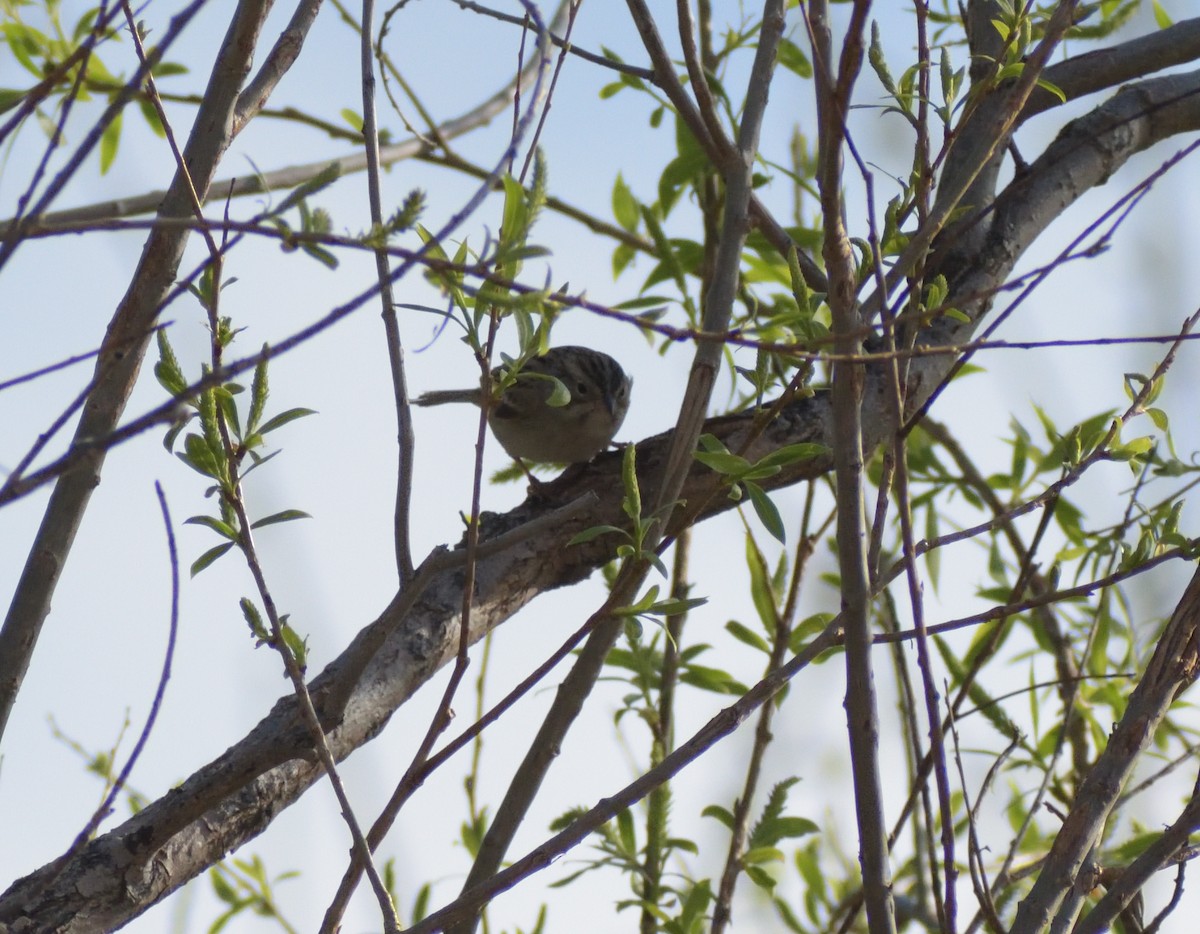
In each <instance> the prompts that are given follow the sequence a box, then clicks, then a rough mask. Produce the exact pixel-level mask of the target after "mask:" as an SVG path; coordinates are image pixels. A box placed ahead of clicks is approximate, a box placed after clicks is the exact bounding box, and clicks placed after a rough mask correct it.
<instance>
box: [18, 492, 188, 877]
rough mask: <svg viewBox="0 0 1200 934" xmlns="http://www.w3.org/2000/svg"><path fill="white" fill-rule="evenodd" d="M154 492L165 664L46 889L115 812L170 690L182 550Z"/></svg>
mask: <svg viewBox="0 0 1200 934" xmlns="http://www.w3.org/2000/svg"><path fill="white" fill-rule="evenodd" d="M154 494H155V496H156V497H157V498H158V509H159V512H160V513H161V515H162V520H163V528H164V530H165V531H166V535H167V558H168V560H169V561H170V565H171V612H170V617H169V620H168V623H167V647H166V651H165V652H164V654H163V663H162V668H161V669H160V670H159V675H158V684H157V685H156V686H155V688H154V699H153V700H152V701H151V702H150V712H149V713H148V714H146V722H145V724H143V726H142V732H141V733H140V734H139V735H138V738H137V742H135V743H134V744H133V750H132V751H131V752H130V753H129V758H128V760H126V762H125V765H124V766H122V768H121V771H120V772H118V773H117V777H116V779H115V780H114V781H113V783H112V787H111V788H110V789H109V791H108V794H107V795H105V797H104V800H103V801H102V802H101V803H100V806H99V807H97V808H96V810H95V811H94V812H93V813H92V816H91V818H90V819H89V820H88V822H87V824H86V825H85V826H84V828H83V829H82V830H81V831H79V833H78V834H77V835H76V837H75V840H74V841H73V842H72V843H71V846H70V847H69V848H68V849H67V851H66V852H65V853H63V854H62V856H60V857H59V858H58V859H56V860H55V861H54V863H53V864H52V865H53V867H54V869H53V871H52V872H51V873H50V874H49V875H47V877H46V878H45V880H44V881H42V883H41V885H40V890H43V891H44V890H45V889H46V888H47V887H48V886H50V885H51V884H53V882H54V880H55V879H57V878H58V875H59V873H61V872H62V870H63V869H65V868H66V866H67V864H68V863H69V862H70V861H71V860H72V859H73V858H74V857H75V855H76V854H77V853H79V851H80V850H82V849H83V848H84V846H86V845H87V842H88V841H89V840H91V839H92V835H93V834H95V832H96V830H97V829H98V828H99V827H100V824H101V823H102V822H103V821H104V819H105V818H106V817H108V816H109V815H110V814H112V811H113V804H114V803H116V800H117V798H118V797H119V796H120V794H121V792H122V791H124V790H125V788H126V786H127V785H128V783H129V776H130V775H131V774H132V772H133V767H134V765H136V764H137V761H138V759H140V758H141V756H142V750H144V749H145V748H146V742H147V741H148V740H149V739H150V733H151V732H152V731H153V730H154V724H155V723H156V722H157V721H158V712H159V710H160V709H161V708H162V703H163V700H164V699H165V697H166V694H167V682H168V681H170V680H171V663H172V661H173V660H174V658H175V641H176V637H177V636H178V634H179V551H178V549H177V548H176V546H175V527H174V525H173V524H172V522H171V509H170V507H169V506H168V505H167V496H166V494H165V493H164V492H163V488H162V485H161V484H160V483H158V482H157V481H156V482H155V484H154Z"/></svg>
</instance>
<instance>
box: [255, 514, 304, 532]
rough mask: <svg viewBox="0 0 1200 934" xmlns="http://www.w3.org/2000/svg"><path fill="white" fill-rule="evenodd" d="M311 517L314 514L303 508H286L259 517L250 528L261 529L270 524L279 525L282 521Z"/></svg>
mask: <svg viewBox="0 0 1200 934" xmlns="http://www.w3.org/2000/svg"><path fill="white" fill-rule="evenodd" d="M311 518H312V516H310V515H309V514H308V513H306V512H304V511H303V510H301V509H284V510H283V511H282V512H276V513H272V514H271V515H269V516H265V517H264V518H262V519H259V520H258V521H257V522H251V523H250V528H252V529H261V528H263V527H264V526H268V525H278V524H279V523H280V522H291V521H293V520H295V519H311Z"/></svg>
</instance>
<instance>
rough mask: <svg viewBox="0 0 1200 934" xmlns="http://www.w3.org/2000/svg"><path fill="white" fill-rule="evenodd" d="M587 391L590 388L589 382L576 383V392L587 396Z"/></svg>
mask: <svg viewBox="0 0 1200 934" xmlns="http://www.w3.org/2000/svg"><path fill="white" fill-rule="evenodd" d="M587 391H588V388H587V383H576V384H575V392H576V393H577V394H578V395H581V396H586V395H587Z"/></svg>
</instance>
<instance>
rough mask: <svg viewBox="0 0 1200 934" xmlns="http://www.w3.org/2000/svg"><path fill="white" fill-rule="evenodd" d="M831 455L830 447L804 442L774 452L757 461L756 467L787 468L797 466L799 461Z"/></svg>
mask: <svg viewBox="0 0 1200 934" xmlns="http://www.w3.org/2000/svg"><path fill="white" fill-rule="evenodd" d="M829 453H830V450H829V447H828V446H827V445H824V444H816V443H815V442H803V443H801V444H788V445H785V446H784V447H781V448H780V449H779V450H778V451H772V452H771V453H770V454H768V455H767V456H766V457H764V458H762V459H761V460H759V461H756V462H755V464H754V466H755V467H787V466H788V465H790V464H795V463H797V462H798V461H804V460H813V459H814V458H817V457H823V456H825V455H827V454H829Z"/></svg>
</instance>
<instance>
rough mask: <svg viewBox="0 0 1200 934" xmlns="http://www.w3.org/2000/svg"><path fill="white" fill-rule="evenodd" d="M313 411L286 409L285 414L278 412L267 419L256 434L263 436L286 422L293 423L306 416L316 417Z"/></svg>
mask: <svg viewBox="0 0 1200 934" xmlns="http://www.w3.org/2000/svg"><path fill="white" fill-rule="evenodd" d="M316 414H317V412H316V410H315V409H302V408H295V409H288V410H287V411H286V412H280V413H279V414H278V415H276V416H274V417H273V418H268V419H267V420H266V421H265V422H264V423H263V426H262V427H261V428H260V429H259V430H258V434H260V435H265V434H268V433H269V432H272V431H274V430H275V429H276V428H282V427H283V426H284V425H286V424H287V423H288V422H294V421H295V420H296V419H298V418H304V417H305V416H306V415H316Z"/></svg>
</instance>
